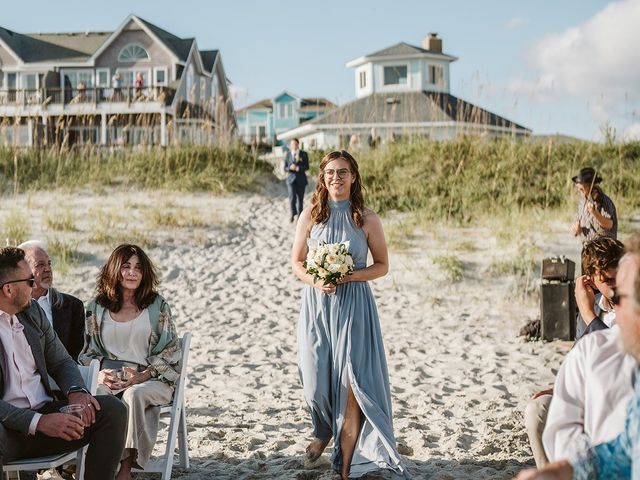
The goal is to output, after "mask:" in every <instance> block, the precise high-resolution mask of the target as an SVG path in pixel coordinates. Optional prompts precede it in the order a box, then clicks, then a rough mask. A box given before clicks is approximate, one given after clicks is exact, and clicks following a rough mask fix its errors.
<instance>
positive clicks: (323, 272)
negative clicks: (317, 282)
mask: <svg viewBox="0 0 640 480" xmlns="http://www.w3.org/2000/svg"><path fill="white" fill-rule="evenodd" d="M318 275H319V276H320V277H321V278H326V277H328V276H329V272H328V271H327V270H325V269H324V268H322V267H318Z"/></svg>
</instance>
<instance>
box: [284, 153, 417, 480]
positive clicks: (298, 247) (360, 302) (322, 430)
mask: <svg viewBox="0 0 640 480" xmlns="http://www.w3.org/2000/svg"><path fill="white" fill-rule="evenodd" d="M308 240H309V243H326V244H336V243H343V244H345V245H348V250H349V253H350V254H351V257H352V258H353V262H354V267H355V268H354V271H353V273H351V274H349V275H347V276H346V277H344V278H343V279H342V280H341V281H339V282H337V283H338V285H335V284H332V283H330V284H328V285H324V282H323V281H317V282H314V277H313V275H311V274H310V273H309V272H308V271H307V269H306V268H305V260H306V259H307V253H308V250H309V248H308V246H307V245H308ZM347 242H348V243H347ZM369 251H370V252H371V256H372V259H373V263H372V264H371V265H369V266H367V254H368V252H369ZM291 261H292V267H293V271H294V273H295V274H296V276H297V277H298V278H300V280H302V282H303V283H304V284H305V286H304V289H303V292H302V306H301V309H300V317H299V322H298V367H299V370H300V377H301V380H302V385H303V388H304V396H305V400H306V401H307V404H308V405H309V408H310V410H311V418H312V422H313V430H314V437H315V438H314V439H313V441H312V442H311V443H310V444H309V446H308V447H307V457H308V458H309V459H310V460H312V461H314V460H316V459H318V458H319V457H320V455H321V454H322V452H323V451H324V449H325V447H326V446H327V444H328V443H329V441H330V440H331V438H332V437H333V439H334V447H333V455H332V468H333V469H334V470H336V471H338V472H339V473H340V476H341V478H343V479H346V478H350V477H351V478H354V477H360V476H362V475H364V474H366V473H368V472H373V471H376V470H381V469H384V470H391V471H393V472H394V473H395V474H397V475H400V476H404V477H408V473H407V471H406V469H405V467H404V466H403V465H402V463H401V460H400V456H399V455H398V452H397V450H396V440H395V437H394V434H393V421H392V413H391V394H390V391H389V380H388V378H389V376H388V372H387V363H386V358H385V353H384V345H383V343H382V335H381V332H380V323H379V319H378V312H377V309H376V304H375V300H374V298H373V293H372V292H371V289H370V287H369V284H368V283H367V282H368V281H369V280H374V279H376V278H379V277H382V276H384V275H386V274H387V271H388V269H389V267H388V254H387V246H386V243H385V239H384V232H383V230H382V223H381V222H380V219H379V218H378V216H377V215H376V214H375V213H374V212H373V211H371V210H369V209H367V208H365V206H364V199H363V194H362V184H361V179H360V174H359V172H358V164H357V163H356V161H355V159H354V158H353V157H352V156H351V155H350V154H349V153H348V152H346V151H344V150H342V151H336V152H331V153H329V154H328V155H326V156H325V157H324V158H323V159H322V161H321V162H320V173H319V175H318V178H317V184H316V190H315V192H314V194H313V199H312V204H311V208H307V209H305V210H304V211H303V212H302V214H301V215H300V218H299V220H298V224H297V228H296V234H295V239H294V242H293V249H292V252H291Z"/></svg>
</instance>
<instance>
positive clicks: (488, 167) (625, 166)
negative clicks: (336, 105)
mask: <svg viewBox="0 0 640 480" xmlns="http://www.w3.org/2000/svg"><path fill="white" fill-rule="evenodd" d="M325 153H326V152H323V151H318V152H313V154H312V156H311V157H312V163H313V165H314V168H312V172H314V173H316V174H317V171H318V165H319V163H320V160H321V158H322V156H323V155H324V154H325ZM354 155H355V157H356V159H357V160H358V163H359V166H360V173H361V175H362V180H363V184H364V185H365V186H366V188H367V191H366V202H367V204H368V205H369V206H370V207H371V208H372V209H373V210H375V211H377V212H378V213H381V214H385V213H387V212H390V211H394V210H395V211H402V212H420V214H421V216H422V217H423V218H425V220H428V221H436V222H447V223H453V224H458V225H464V224H468V223H471V222H473V221H475V220H480V219H483V218H486V217H491V216H496V215H500V216H504V215H514V214H519V215H525V216H526V215H527V214H528V212H529V210H530V209H533V210H542V211H545V212H548V211H553V210H564V209H574V208H575V202H576V199H577V197H576V196H575V195H574V192H575V187H574V186H573V183H572V181H571V177H572V176H573V175H575V174H576V173H577V171H578V170H579V169H580V168H581V167H584V166H593V167H595V168H597V169H598V171H599V172H600V173H601V174H602V176H603V177H604V179H605V181H604V182H603V184H602V188H603V190H604V191H605V193H607V194H608V195H609V196H611V197H612V198H613V199H614V201H615V203H616V205H617V207H618V209H619V210H620V211H622V212H625V211H626V212H630V211H633V210H635V209H637V208H638V205H640V142H632V143H613V142H610V143H607V144H595V143H590V142H580V141H576V142H573V143H558V144H554V143H544V142H540V143H536V142H527V141H511V140H510V139H481V138H474V137H460V138H458V139H455V140H450V141H441V142H436V141H431V140H427V139H413V140H411V139H408V140H407V141H403V142H396V143H393V144H387V145H383V146H382V147H380V148H377V149H374V150H366V151H362V152H354Z"/></svg>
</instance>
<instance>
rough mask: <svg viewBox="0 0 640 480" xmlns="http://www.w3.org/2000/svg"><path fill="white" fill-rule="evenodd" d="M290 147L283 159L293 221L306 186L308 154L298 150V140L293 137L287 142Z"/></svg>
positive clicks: (299, 210)
mask: <svg viewBox="0 0 640 480" xmlns="http://www.w3.org/2000/svg"><path fill="white" fill-rule="evenodd" d="M289 147H290V148H291V149H290V150H289V152H288V153H287V156H286V157H285V159H284V171H285V172H286V173H287V174H288V175H287V190H288V192H289V205H290V206H291V218H290V221H291V222H293V220H294V219H295V217H296V216H299V215H300V214H301V213H302V200H303V198H304V191H305V189H306V188H307V183H308V182H307V173H306V172H307V170H309V155H307V152H305V151H304V150H300V140H298V139H297V138H294V139H293V140H291V143H290V144H289Z"/></svg>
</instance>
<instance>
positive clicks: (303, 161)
mask: <svg viewBox="0 0 640 480" xmlns="http://www.w3.org/2000/svg"><path fill="white" fill-rule="evenodd" d="M294 163H296V164H297V165H298V171H297V172H292V171H291V170H289V167H291V165H293V164H294ZM307 170H309V155H307V152H305V151H304V150H298V158H297V159H295V158H293V155H292V154H291V152H287V156H286V157H285V158H284V171H285V172H286V173H288V175H287V184H288V185H294V184H296V185H298V186H300V187H303V186H306V185H307V174H306V171H307Z"/></svg>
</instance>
